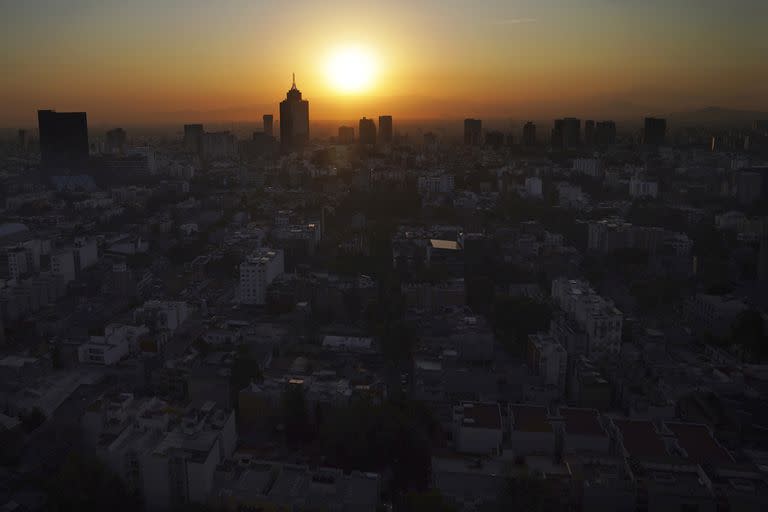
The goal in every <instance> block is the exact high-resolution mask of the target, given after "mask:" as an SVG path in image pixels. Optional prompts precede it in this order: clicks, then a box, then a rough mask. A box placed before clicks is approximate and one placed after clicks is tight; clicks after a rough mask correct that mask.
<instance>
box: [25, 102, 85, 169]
mask: <svg viewBox="0 0 768 512" xmlns="http://www.w3.org/2000/svg"><path fill="white" fill-rule="evenodd" d="M37 122H38V129H39V131H40V157H41V164H42V166H43V168H45V169H48V170H67V171H70V172H74V173H77V172H82V170H83V166H85V165H86V164H87V163H88V154H89V145H88V119H87V116H86V113H85V112H56V111H55V110H38V111H37Z"/></svg>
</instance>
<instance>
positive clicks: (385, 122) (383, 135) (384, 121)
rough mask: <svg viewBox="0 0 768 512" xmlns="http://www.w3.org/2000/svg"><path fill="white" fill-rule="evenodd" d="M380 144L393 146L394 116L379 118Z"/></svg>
mask: <svg viewBox="0 0 768 512" xmlns="http://www.w3.org/2000/svg"><path fill="white" fill-rule="evenodd" d="M379 142H381V143H382V144H392V116H379Z"/></svg>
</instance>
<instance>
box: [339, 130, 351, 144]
mask: <svg viewBox="0 0 768 512" xmlns="http://www.w3.org/2000/svg"><path fill="white" fill-rule="evenodd" d="M337 142H338V143H339V144H352V143H353V142H355V129H354V128H353V127H351V126H339V136H338V138H337Z"/></svg>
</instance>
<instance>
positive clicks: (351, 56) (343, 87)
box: [326, 47, 376, 93]
mask: <svg viewBox="0 0 768 512" xmlns="http://www.w3.org/2000/svg"><path fill="white" fill-rule="evenodd" d="M326 72H327V75H328V81H329V82H330V84H331V86H332V87H333V88H334V89H336V90H337V91H340V92H344V93H356V92H363V91H366V90H368V89H369V88H370V87H371V86H372V83H373V79H374V76H375V74H376V62H375V59H374V57H373V54H371V52H369V51H367V50H365V49H363V48H359V47H344V48H339V49H337V50H335V51H333V52H332V53H331V54H330V57H329V58H328V63H327V67H326Z"/></svg>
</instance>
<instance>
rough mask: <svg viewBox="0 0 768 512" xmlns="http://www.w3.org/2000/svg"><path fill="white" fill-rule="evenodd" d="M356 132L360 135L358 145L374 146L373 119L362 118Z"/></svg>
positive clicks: (374, 126)
mask: <svg viewBox="0 0 768 512" xmlns="http://www.w3.org/2000/svg"><path fill="white" fill-rule="evenodd" d="M357 131H358V133H359V134H360V144H370V145H374V144H376V123H374V122H373V119H368V118H367V117H364V118H362V119H361V120H360V124H359V125H358V128H357Z"/></svg>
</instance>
